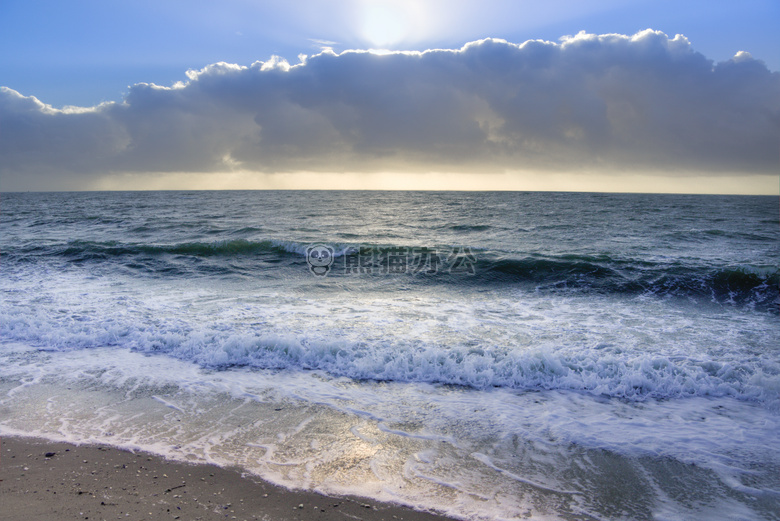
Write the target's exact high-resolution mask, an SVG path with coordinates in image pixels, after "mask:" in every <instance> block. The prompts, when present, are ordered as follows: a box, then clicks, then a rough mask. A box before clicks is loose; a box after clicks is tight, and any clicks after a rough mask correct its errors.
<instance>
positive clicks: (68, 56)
mask: <svg viewBox="0 0 780 521" xmlns="http://www.w3.org/2000/svg"><path fill="white" fill-rule="evenodd" d="M372 13H374V14H373V15H372ZM372 16H373V17H374V18H372ZM376 18H380V19H381V18H385V19H386V20H387V21H388V23H389V24H390V25H392V24H393V23H397V24H398V25H400V26H403V25H406V27H405V29H404V28H400V29H396V30H395V31H394V29H393V28H392V27H391V28H389V29H387V33H388V35H397V36H398V39H397V40H395V41H387V42H385V43H384V45H382V43H380V42H376V41H372V36H371V34H370V30H371V24H372V23H374V25H381V23H379V22H377V20H376ZM778 23H780V2H778V1H777V0H741V1H736V0H732V1H723V0H706V1H702V0H675V1H666V0H619V1H616V0H595V1H587V2H585V1H581V0H546V1H522V0H481V1H479V2H476V1H474V2H465V1H462V0H461V1H459V0H441V1H428V2H425V1H422V2H420V1H381V0H352V1H322V0H300V1H279V0H272V1H251V0H223V1H220V2H214V1H203V0H133V1H115V0H89V1H85V0H72V1H66V2H63V1H61V0H55V1H41V0H1V1H0V48H2V49H4V50H3V52H1V53H0V71H1V72H0V84H2V85H5V86H7V87H10V88H13V89H14V90H17V91H19V92H20V93H22V94H25V95H32V96H36V97H37V98H39V99H40V100H41V101H43V102H45V103H48V104H51V105H53V106H56V107H61V106H63V105H81V106H89V105H94V104H96V103H99V102H101V101H119V100H121V98H122V95H123V94H124V93H126V92H127V87H128V86H130V85H133V84H135V83H138V82H149V83H157V84H159V85H170V84H172V83H174V82H176V81H180V80H183V79H185V76H184V73H185V71H186V70H187V69H200V68H202V67H204V66H206V65H208V64H210V63H215V62H219V61H225V62H229V63H238V64H242V65H249V64H251V63H253V62H255V61H257V60H266V59H268V58H269V57H270V56H271V55H279V56H282V57H284V58H286V59H287V60H288V61H295V60H296V59H297V56H298V55H299V54H301V53H304V54H312V53H316V52H317V51H318V49H319V48H320V47H321V46H322V45H323V44H322V43H320V42H323V41H324V42H333V43H332V44H330V45H331V46H332V47H333V48H334V50H336V51H341V50H346V49H365V48H371V47H386V48H390V49H403V50H425V49H429V48H436V47H443V48H456V47H460V46H462V45H463V44H464V43H466V42H469V41H473V40H477V39H481V38H486V37H495V38H503V39H506V40H509V41H511V42H516V43H521V42H524V41H525V40H529V39H544V40H551V41H557V40H558V39H559V38H560V37H561V36H564V35H571V34H576V33H578V32H580V31H583V30H584V31H586V32H589V33H597V34H601V33H621V34H634V33H636V32H638V31H641V30H643V29H647V28H652V29H656V30H660V31H663V32H665V33H666V34H668V35H670V36H674V35H675V34H678V33H681V34H684V35H685V36H686V37H688V39H689V40H690V41H691V42H692V44H693V46H694V48H695V49H696V50H697V51H698V52H701V53H702V54H704V55H705V56H707V57H709V58H711V59H713V60H715V61H723V60H727V59H729V58H731V57H732V56H734V54H735V53H736V52H738V51H748V52H750V53H751V54H752V55H753V56H754V57H755V58H757V59H761V60H763V61H764V62H765V63H766V64H767V66H768V67H769V68H770V69H771V70H774V71H780V31H778V30H777V26H778ZM380 32H381V30H380Z"/></svg>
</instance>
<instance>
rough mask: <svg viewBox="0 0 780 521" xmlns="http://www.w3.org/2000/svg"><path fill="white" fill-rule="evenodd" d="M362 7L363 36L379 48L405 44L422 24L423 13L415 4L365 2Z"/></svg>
mask: <svg viewBox="0 0 780 521" xmlns="http://www.w3.org/2000/svg"><path fill="white" fill-rule="evenodd" d="M361 7H362V16H361V33H362V36H363V37H364V38H366V39H367V40H368V41H369V42H371V44H372V45H374V46H377V47H382V48H386V47H389V46H392V45H397V44H399V43H401V42H403V41H404V40H406V39H408V38H409V37H410V36H411V35H412V33H413V32H414V31H415V29H416V28H417V27H418V26H419V25H420V23H421V22H422V20H421V18H422V16H421V15H422V12H421V11H420V10H419V9H418V7H417V6H416V5H415V3H413V2H408V1H398V0H395V1H390V0H365V1H364V2H363V3H362V6H361Z"/></svg>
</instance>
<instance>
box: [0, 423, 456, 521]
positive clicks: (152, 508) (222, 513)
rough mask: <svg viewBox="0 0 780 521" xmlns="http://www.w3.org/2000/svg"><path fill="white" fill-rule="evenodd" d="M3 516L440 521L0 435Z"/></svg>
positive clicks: (210, 468)
mask: <svg viewBox="0 0 780 521" xmlns="http://www.w3.org/2000/svg"><path fill="white" fill-rule="evenodd" d="M0 446H1V447H2V456H1V457H0V480H1V481H0V498H1V503H2V507H1V508H0V519H2V520H3V521H16V520H30V519H35V520H40V521H43V520H48V519H51V520H70V519H94V520H102V519H106V520H108V519H132V520H144V519H146V520H151V519H154V520H157V519H186V520H195V519H203V520H207V519H239V520H252V519H266V520H280V521H282V520H290V521H293V520H302V519H314V520H322V521H335V520H343V519H353V520H354V519H361V520H365V521H372V520H373V521H382V520H388V521H389V520H394V519H398V520H406V521H445V520H447V519H451V518H448V517H444V516H440V515H435V514H431V513H426V512H419V511H416V510H412V509H409V508H404V507H401V506H397V505H391V504H384V503H380V502H377V501H373V500H370V499H365V498H357V497H334V496H325V495H321V494H317V493H316V492H310V491H295V490H288V489H285V488H283V487H279V486H275V485H272V484H269V483H266V482H264V481H262V480H260V479H259V478H257V477H252V476H247V475H245V474H242V473H241V472H240V471H238V470H235V469H231V468H222V467H217V466H214V465H203V464H201V465H195V464H187V463H181V462H174V461H170V460H166V459H165V458H162V457H159V456H155V455H153V454H149V453H146V452H131V451H127V450H121V449H116V448H114V447H111V446H107V445H102V444H101V445H74V444H71V443H61V442H51V441H46V440H41V439H36V438H21V437H13V436H11V437H9V436H4V437H3V438H2V442H0Z"/></svg>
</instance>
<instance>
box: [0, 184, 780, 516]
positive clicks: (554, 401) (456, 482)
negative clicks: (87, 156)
mask: <svg viewBox="0 0 780 521" xmlns="http://www.w3.org/2000/svg"><path fill="white" fill-rule="evenodd" d="M778 224H780V214H779V211H778V202H777V197H760V196H756V197H752V196H712V195H644V194H597V193H541V192H537V193H523V192H373V191H372V192H362V191H332V192H330V191H246V192H242V191H212V192H82V193H5V194H2V195H0V291H2V300H1V301H0V434H2V435H25V436H40V437H44V438H49V439H53V440H67V441H73V442H78V443H82V442H94V443H101V444H110V445H114V446H117V447H125V448H131V449H144V450H147V451H151V452H154V453H158V454H161V455H164V456H166V457H169V458H173V459H177V460H183V461H192V462H209V463H216V464H218V465H223V466H237V467H239V468H241V469H243V470H244V471H245V472H246V473H248V474H253V475H258V476H261V477H263V478H265V479H267V480H269V481H272V482H274V483H277V484H281V485H284V486H287V487H291V488H305V489H312V490H317V491H322V492H326V493H336V494H357V495H362V496H365V497H373V498H377V499H379V500H385V501H393V502H396V503H401V504H405V505H410V506H413V507H416V508H421V509H436V510H438V511H441V512H444V513H446V514H449V515H451V516H455V517H459V518H464V519H473V520H503V519H526V518H531V519H566V520H570V519H582V520H596V519H599V520H603V519H636V520H646V519H655V520H682V519H690V520H694V519H696V520H698V519H702V520H705V519H706V520H742V519H744V520H757V519H759V520H777V519H780V312H779V310H780V298H779V297H778V293H779V292H778V286H779V285H780V271H779V268H778V267H779V266H780V226H778Z"/></svg>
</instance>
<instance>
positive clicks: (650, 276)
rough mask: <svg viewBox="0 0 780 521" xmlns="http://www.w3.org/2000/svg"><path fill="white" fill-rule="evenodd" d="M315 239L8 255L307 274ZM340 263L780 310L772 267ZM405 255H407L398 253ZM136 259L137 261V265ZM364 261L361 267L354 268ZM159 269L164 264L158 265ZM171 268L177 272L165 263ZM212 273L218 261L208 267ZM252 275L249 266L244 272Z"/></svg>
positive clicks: (564, 259) (442, 249)
mask: <svg viewBox="0 0 780 521" xmlns="http://www.w3.org/2000/svg"><path fill="white" fill-rule="evenodd" d="M312 244H313V243H304V242H298V241H291V240H278V239H266V240H259V241H252V240H246V239H232V240H221V241H211V242H180V243H173V244H147V243H123V242H118V241H109V242H93V241H70V242H68V243H64V244H53V245H35V244H33V245H24V246H21V247H17V248H15V249H12V250H11V251H8V250H6V251H5V252H3V256H4V257H6V259H7V260H8V261H11V262H13V261H17V262H31V261H32V262H34V261H35V260H36V259H41V258H59V259H64V260H66V261H70V262H106V263H110V262H112V261H113V260H116V259H123V260H126V259H135V260H137V259H138V258H145V257H146V258H154V259H161V258H162V259H164V258H165V257H166V256H173V257H176V258H185V259H186V258H213V259H215V260H216V261H219V260H221V259H222V260H225V261H226V262H224V263H223V266H224V267H225V269H226V271H229V270H230V268H231V266H232V264H231V262H229V261H232V260H234V259H235V260H241V259H243V260H252V259H253V258H255V257H257V258H262V259H264V260H269V259H276V260H286V261H287V263H286V264H287V265H291V266H295V267H297V268H299V269H300V271H301V273H302V274H303V273H307V271H305V267H306V252H307V248H309V246H311V245H312ZM330 246H331V247H332V248H333V250H334V257H335V258H336V262H334V264H333V266H332V268H331V271H330V272H329V275H330V276H331V277H343V276H349V275H355V274H361V275H365V276H371V275H378V276H383V275H407V276H411V277H412V278H414V279H415V280H416V281H421V282H424V283H434V284H435V283H444V284H450V283H454V284H459V285H469V284H476V285H485V284H520V285H525V286H527V287H530V288H532V289H535V290H538V291H562V290H563V291H570V290H574V291H595V292H598V293H601V294H618V295H629V296H637V295H655V296H659V297H680V298H689V299H694V300H696V301H711V302H716V303H721V304H732V305H739V306H746V307H751V308H755V309H758V310H762V311H772V312H779V311H780V269H778V268H777V266H768V265H760V266H755V265H744V266H734V265H729V266H719V265H703V264H684V263H682V262H680V261H674V262H661V261H653V260H645V259H632V258H623V257H617V256H616V257H613V256H610V255H573V254H568V255H557V256H555V255H538V254H527V255H522V254H518V253H514V254H507V253H502V252H495V251H489V250H484V249H479V248H469V247H451V246H436V247H430V248H424V247H413V246H407V245H395V244H330ZM393 251H394V252H396V254H401V255H403V256H404V261H403V262H404V265H403V270H401V271H398V270H393V269H388V264H387V262H388V261H387V252H393ZM399 252H400V253H399ZM134 265H135V264H132V263H131V264H130V267H132V266H134ZM358 265H359V266H361V270H359V273H358V271H357V270H354V269H352V270H350V269H348V268H349V267H350V266H351V267H353V268H354V267H355V266H358ZM155 269H157V268H155ZM159 269H161V270H162V271H169V272H170V273H179V272H178V271H175V270H167V268H165V267H161V268H159ZM208 269H209V270H212V271H213V266H209V268H208ZM242 273H243V274H246V273H247V271H246V270H245V269H243V270H242Z"/></svg>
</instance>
